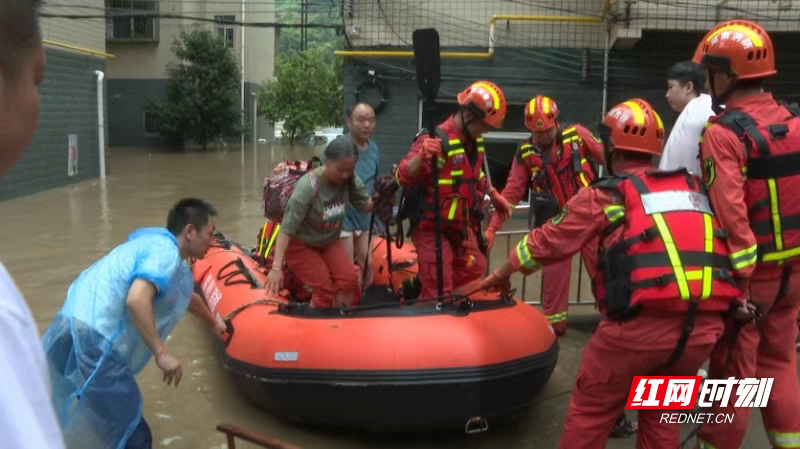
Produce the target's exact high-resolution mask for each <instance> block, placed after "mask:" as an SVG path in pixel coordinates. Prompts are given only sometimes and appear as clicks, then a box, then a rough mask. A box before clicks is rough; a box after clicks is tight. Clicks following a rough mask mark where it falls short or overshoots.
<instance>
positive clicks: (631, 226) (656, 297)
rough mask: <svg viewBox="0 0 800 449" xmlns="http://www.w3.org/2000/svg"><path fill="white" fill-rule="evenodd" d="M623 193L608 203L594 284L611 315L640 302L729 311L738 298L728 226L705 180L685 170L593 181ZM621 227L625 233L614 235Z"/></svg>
mask: <svg viewBox="0 0 800 449" xmlns="http://www.w3.org/2000/svg"><path fill="white" fill-rule="evenodd" d="M593 187H595V188H601V189H607V190H611V191H612V192H614V193H615V195H618V196H621V198H622V201H621V203H620V204H614V205H611V206H608V207H606V209H605V213H606V217H607V218H608V221H609V223H610V225H609V227H608V228H607V229H605V231H604V236H605V237H603V238H601V244H600V249H599V257H598V261H599V264H598V265H599V266H598V275H597V276H596V279H595V283H594V288H595V298H597V299H598V306H599V308H600V311H601V312H602V313H603V314H604V315H606V316H607V317H608V318H609V319H610V320H624V319H627V318H630V317H632V316H635V314H636V313H637V312H638V311H639V310H640V309H641V308H642V307H645V308H655V309H659V310H670V311H686V312H689V311H690V302H691V303H694V306H693V307H694V308H695V310H699V311H725V310H728V309H729V307H730V303H731V302H733V301H736V300H738V299H740V297H741V294H740V291H739V288H738V287H737V286H736V281H735V279H734V275H733V270H732V267H731V263H730V260H729V257H728V256H729V254H730V253H729V251H728V246H727V244H726V243H725V238H727V233H726V232H725V230H723V229H722V228H721V226H720V224H719V221H718V220H717V218H716V217H715V216H714V214H713V212H712V211H711V206H710V204H709V201H708V196H707V194H706V190H705V185H704V184H703V182H702V180H700V178H698V177H696V176H692V175H691V174H689V172H688V171H686V170H685V169H680V170H673V171H653V172H648V173H645V174H622V175H618V176H614V177H608V178H604V179H602V180H600V181H598V182H597V183H595V184H594V185H593ZM619 227H622V228H623V230H624V231H623V235H622V237H621V238H620V239H618V240H616V241H611V239H612V236H611V235H612V233H613V232H614V231H615V230H616V229H617V228H619Z"/></svg>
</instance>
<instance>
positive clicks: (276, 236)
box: [264, 225, 281, 257]
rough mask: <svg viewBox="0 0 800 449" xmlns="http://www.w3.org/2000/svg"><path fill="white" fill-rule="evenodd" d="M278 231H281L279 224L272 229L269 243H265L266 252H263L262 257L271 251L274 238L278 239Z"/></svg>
mask: <svg viewBox="0 0 800 449" xmlns="http://www.w3.org/2000/svg"><path fill="white" fill-rule="evenodd" d="M280 231H281V225H277V226H275V230H274V231H272V237H270V238H269V244H267V252H266V253H264V257H266V256H267V254H269V253H270V251H272V245H274V244H275V240H277V239H278V234H279V233H280Z"/></svg>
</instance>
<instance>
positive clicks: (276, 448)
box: [217, 424, 301, 449]
mask: <svg viewBox="0 0 800 449" xmlns="http://www.w3.org/2000/svg"><path fill="white" fill-rule="evenodd" d="M217 430H218V431H220V432H222V433H224V434H225V436H226V437H227V439H228V449H236V438H239V439H240V440H242V441H247V442H248V443H253V444H255V445H256V446H258V447H263V448H266V449H301V448H300V447H298V446H295V445H292V444H287V443H284V442H282V441H278V440H274V439H272V438H267V437H265V436H264V435H260V434H257V433H255V432H251V431H249V430H246V429H244V428H242V427H239V426H234V425H232V424H219V425H218V426H217Z"/></svg>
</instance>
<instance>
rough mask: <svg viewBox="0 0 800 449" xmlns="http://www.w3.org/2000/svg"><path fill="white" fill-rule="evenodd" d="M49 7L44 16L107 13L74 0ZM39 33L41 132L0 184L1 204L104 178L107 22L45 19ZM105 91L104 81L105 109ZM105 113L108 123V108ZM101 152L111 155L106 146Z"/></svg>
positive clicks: (99, 4) (91, 0)
mask: <svg viewBox="0 0 800 449" xmlns="http://www.w3.org/2000/svg"><path fill="white" fill-rule="evenodd" d="M48 3H51V2H45V6H44V8H43V9H42V12H43V13H50V14H58V15H70V14H86V11H87V10H89V11H91V10H96V11H97V10H99V11H101V12H102V10H103V0H71V1H70V2H69V6H66V4H65V3H60V4H59V5H49V4H48ZM96 11H95V12H96ZM41 27H42V37H43V39H44V46H45V57H46V58H47V64H46V68H45V77H44V82H43V83H42V84H41V86H40V87H39V94H40V101H41V105H40V116H39V128H38V129H37V130H36V133H35V134H34V136H33V141H32V142H31V145H30V147H29V148H28V150H27V151H26V152H25V154H24V155H23V157H22V160H21V161H20V162H19V164H17V165H16V166H15V167H14V168H12V169H11V170H10V171H9V172H8V174H6V176H4V177H3V179H2V180H0V201H2V200H5V199H9V198H14V197H18V196H22V195H27V194H31V193H35V192H38V191H42V190H45V189H51V188H54V187H60V186H63V185H66V184H69V183H72V182H77V181H82V180H86V179H92V178H96V177H97V176H98V175H99V173H100V162H99V161H100V142H101V141H103V143H104V144H105V142H107V138H108V137H107V136H108V132H107V130H104V131H102V133H100V132H98V89H97V85H98V72H99V73H100V74H101V75H100V76H101V77H105V75H106V73H105V72H106V70H107V61H108V60H109V58H110V56H111V55H109V54H108V53H106V40H105V24H104V21H103V20H102V19H91V20H71V19H65V18H49V17H45V18H43V19H42V21H41ZM104 85H105V81H103V84H101V86H102V89H103V96H102V97H101V103H104V102H105V87H104ZM102 113H103V114H104V119H105V118H107V113H106V111H105V108H103V109H102ZM101 134H102V135H101ZM103 148H104V154H106V155H107V154H108V153H107V151H108V146H107V145H103ZM105 159H106V168H107V171H110V168H111V164H110V163H109V162H108V158H107V157H106V158H105Z"/></svg>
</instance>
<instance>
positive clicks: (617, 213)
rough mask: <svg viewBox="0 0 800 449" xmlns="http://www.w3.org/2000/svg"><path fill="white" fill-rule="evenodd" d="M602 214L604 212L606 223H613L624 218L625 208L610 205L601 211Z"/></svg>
mask: <svg viewBox="0 0 800 449" xmlns="http://www.w3.org/2000/svg"><path fill="white" fill-rule="evenodd" d="M603 212H605V214H606V218H608V221H610V222H611V223H614V222H615V221H617V220H619V219H620V218H622V217H624V216H625V206H622V205H618V204H612V205H611V206H608V207H606V208H605V209H603Z"/></svg>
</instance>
